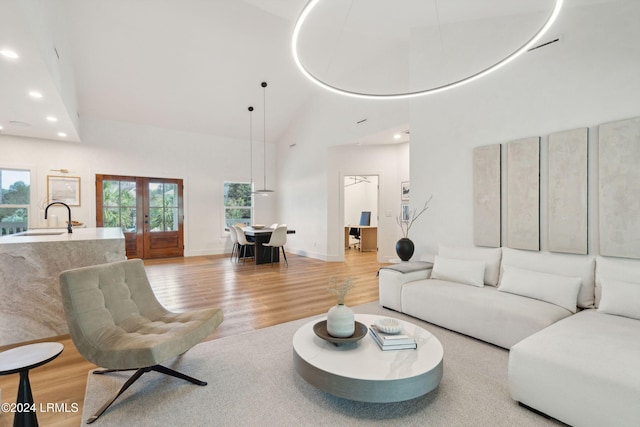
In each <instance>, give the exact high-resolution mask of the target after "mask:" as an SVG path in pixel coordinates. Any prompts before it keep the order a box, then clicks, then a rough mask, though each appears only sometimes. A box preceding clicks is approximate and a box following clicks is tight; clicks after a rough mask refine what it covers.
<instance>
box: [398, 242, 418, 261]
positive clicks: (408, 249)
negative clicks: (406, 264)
mask: <svg viewBox="0 0 640 427" xmlns="http://www.w3.org/2000/svg"><path fill="white" fill-rule="evenodd" d="M414 249H415V248H414V246H413V242H412V241H411V240H410V239H408V238H407V237H403V238H402V239H400V240H398V243H396V253H397V254H398V257H400V259H401V260H402V261H409V260H410V259H411V257H412V256H413V250H414Z"/></svg>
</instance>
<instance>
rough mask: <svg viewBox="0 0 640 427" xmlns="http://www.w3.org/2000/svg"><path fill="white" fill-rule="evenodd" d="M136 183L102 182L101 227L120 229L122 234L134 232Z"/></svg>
mask: <svg viewBox="0 0 640 427" xmlns="http://www.w3.org/2000/svg"><path fill="white" fill-rule="evenodd" d="M136 197H137V196H136V182H135V180H134V181H120V180H104V181H102V226H103V227H121V228H122V231H123V232H125V233H126V232H128V233H134V232H135V231H136V203H137V200H136Z"/></svg>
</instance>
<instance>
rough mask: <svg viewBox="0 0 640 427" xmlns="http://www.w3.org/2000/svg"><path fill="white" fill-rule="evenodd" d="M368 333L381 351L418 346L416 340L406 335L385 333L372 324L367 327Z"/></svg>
mask: <svg viewBox="0 0 640 427" xmlns="http://www.w3.org/2000/svg"><path fill="white" fill-rule="evenodd" d="M369 333H370V334H371V337H372V338H373V340H374V341H375V342H376V344H378V347H380V349H381V350H383V351H386V350H405V349H414V348H418V344H417V343H416V340H415V339H414V338H413V337H410V336H408V335H402V334H397V335H391V334H385V333H384V332H381V331H379V330H378V328H376V327H375V326H374V325H372V326H370V327H369Z"/></svg>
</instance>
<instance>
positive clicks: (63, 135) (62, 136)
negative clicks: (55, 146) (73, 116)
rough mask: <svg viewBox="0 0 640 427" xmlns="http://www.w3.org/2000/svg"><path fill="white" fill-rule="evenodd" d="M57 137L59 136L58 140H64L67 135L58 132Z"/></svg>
mask: <svg viewBox="0 0 640 427" xmlns="http://www.w3.org/2000/svg"><path fill="white" fill-rule="evenodd" d="M58 136H59V137H60V138H66V137H67V134H66V133H64V132H58Z"/></svg>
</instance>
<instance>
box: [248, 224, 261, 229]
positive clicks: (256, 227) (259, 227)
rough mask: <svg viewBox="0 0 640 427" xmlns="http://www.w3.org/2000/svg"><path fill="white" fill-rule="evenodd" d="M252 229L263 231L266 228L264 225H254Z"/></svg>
mask: <svg viewBox="0 0 640 427" xmlns="http://www.w3.org/2000/svg"><path fill="white" fill-rule="evenodd" d="M251 228H253V229H254V230H262V229H263V228H264V224H253V225H252V226H251Z"/></svg>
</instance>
